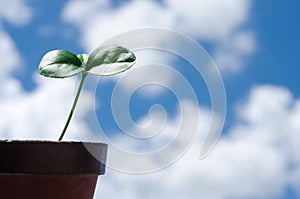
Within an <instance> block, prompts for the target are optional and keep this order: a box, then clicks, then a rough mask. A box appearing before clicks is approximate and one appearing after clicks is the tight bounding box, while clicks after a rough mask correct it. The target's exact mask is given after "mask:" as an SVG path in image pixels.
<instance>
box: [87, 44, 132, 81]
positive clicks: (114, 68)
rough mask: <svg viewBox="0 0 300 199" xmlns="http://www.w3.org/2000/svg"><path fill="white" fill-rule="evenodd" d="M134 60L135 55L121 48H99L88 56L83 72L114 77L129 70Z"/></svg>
mask: <svg viewBox="0 0 300 199" xmlns="http://www.w3.org/2000/svg"><path fill="white" fill-rule="evenodd" d="M135 59H136V57H135V55H134V54H133V53H132V52H131V51H130V50H129V49H127V48H124V47H122V46H117V45H108V46H101V47H99V48H96V49H95V50H94V51H93V52H92V53H91V54H90V56H89V58H88V61H87V63H86V66H85V70H86V71H87V72H88V73H92V74H95V75H114V74H117V73H121V72H123V71H125V70H127V69H129V68H130V67H131V66H132V65H133V64H134V63H135Z"/></svg>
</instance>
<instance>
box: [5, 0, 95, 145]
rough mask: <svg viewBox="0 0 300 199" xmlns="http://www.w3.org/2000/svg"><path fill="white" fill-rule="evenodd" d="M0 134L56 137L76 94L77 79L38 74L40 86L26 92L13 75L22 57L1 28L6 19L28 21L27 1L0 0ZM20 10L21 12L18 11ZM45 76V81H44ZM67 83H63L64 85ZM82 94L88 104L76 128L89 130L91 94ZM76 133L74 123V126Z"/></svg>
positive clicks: (84, 130) (12, 21)
mask: <svg viewBox="0 0 300 199" xmlns="http://www.w3.org/2000/svg"><path fill="white" fill-rule="evenodd" d="M0 3H1V5H5V6H1V7H0V58H1V73H0V90H1V93H0V113H1V114H0V121H1V123H0V137H1V139H50V140H56V139H57V138H58V136H59V132H60V130H61V129H56V128H60V127H61V128H62V127H63V124H64V121H65V119H66V118H65V117H66V116H67V111H68V109H69V107H70V105H71V102H72V101H71V100H72V98H73V93H74V85H75V82H76V81H75V79H66V80H56V81H55V80H46V79H45V78H43V77H37V76H35V77H34V78H35V82H36V84H37V87H36V89H35V90H33V91H32V92H30V93H28V92H26V91H25V90H24V89H23V87H22V85H21V82H20V81H19V80H18V79H16V78H14V77H13V76H12V73H13V72H15V71H16V70H20V69H21V67H23V65H22V61H21V60H22V57H21V56H20V54H19V52H18V49H17V48H16V46H15V44H14V41H13V40H12V38H11V37H10V35H9V34H8V33H6V32H5V30H3V29H2V27H1V22H2V21H3V20H6V21H8V22H9V23H12V24H14V25H20V26H21V25H25V24H27V23H28V22H29V21H30V19H31V16H32V10H31V9H30V8H29V7H28V6H27V5H26V4H25V2H24V1H19V0H17V1H6V0H4V1H3V0H2V1H0ZM16 13H18V14H16ZM42 78H43V80H41V79H42ZM62 83H63V84H64V86H61V84H62ZM89 95H90V94H89V93H88V92H85V93H83V95H82V96H81V97H82V99H81V100H82V101H85V102H88V103H82V104H86V105H87V106H85V107H81V108H82V109H81V110H78V111H77V117H78V120H77V124H76V127H77V128H80V129H83V130H82V132H86V133H88V132H89V131H88V128H87V127H86V125H85V124H84V123H82V120H83V117H84V115H85V114H86V111H88V110H89V109H90V107H89V106H88V105H89V104H93V103H91V99H92V98H91V97H90V96H89ZM71 128H73V131H75V132H76V128H75V126H74V125H73V126H71ZM66 138H69V139H70V138H73V139H76V135H70V134H67V135H66Z"/></svg>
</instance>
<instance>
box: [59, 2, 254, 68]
mask: <svg viewBox="0 0 300 199" xmlns="http://www.w3.org/2000/svg"><path fill="white" fill-rule="evenodd" d="M250 6H251V5H250V1H248V0H247V1H239V0H226V1H222V0H204V1H198V0H187V1H185V2H184V4H183V3H181V2H180V1H172V0H164V1H162V2H158V1H146V0H133V1H130V2H126V3H123V4H121V5H119V6H117V7H114V6H112V5H111V4H110V1H101V3H100V2H98V1H89V2H86V1H83V0H73V1H70V2H69V3H68V4H67V5H66V7H65V9H64V11H63V14H62V18H63V20H64V21H66V22H68V23H72V24H74V25H75V26H76V27H78V29H79V30H80V32H81V40H80V41H81V44H82V46H83V47H84V48H85V49H86V50H87V51H90V50H92V49H93V48H95V47H96V46H97V45H99V43H102V42H103V41H105V40H107V39H109V38H111V37H112V36H114V35H116V34H119V33H122V32H125V31H129V30H132V29H136V28H145V27H157V28H168V29H172V30H175V31H180V32H183V33H185V34H187V35H189V36H192V37H193V38H195V39H197V40H201V41H203V40H204V41H206V42H210V43H211V44H212V45H213V46H214V49H213V52H211V53H212V54H213V56H214V57H215V58H216V62H217V64H218V65H220V68H221V69H222V70H223V71H237V70H239V69H240V68H241V67H242V64H243V60H244V58H245V57H244V56H248V55H249V54H251V52H252V51H253V50H254V47H255V44H254V43H255V39H254V37H253V33H252V32H251V31H250V30H247V31H245V30H244V31H243V32H242V31H241V30H240V27H242V26H244V25H245V24H246V23H247V21H248V20H249V13H250ZM174 43H176V40H174ZM241 52H242V53H241ZM241 54H242V55H243V56H242V57H241ZM224 60H225V61H224Z"/></svg>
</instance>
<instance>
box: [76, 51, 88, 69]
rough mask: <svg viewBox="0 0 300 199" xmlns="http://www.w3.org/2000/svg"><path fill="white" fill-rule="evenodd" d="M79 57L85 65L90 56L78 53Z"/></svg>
mask: <svg viewBox="0 0 300 199" xmlns="http://www.w3.org/2000/svg"><path fill="white" fill-rule="evenodd" d="M77 57H78V58H79V59H80V61H81V62H82V63H83V65H84V66H85V65H86V62H87V60H88V58H89V56H88V55H87V54H79V55H77Z"/></svg>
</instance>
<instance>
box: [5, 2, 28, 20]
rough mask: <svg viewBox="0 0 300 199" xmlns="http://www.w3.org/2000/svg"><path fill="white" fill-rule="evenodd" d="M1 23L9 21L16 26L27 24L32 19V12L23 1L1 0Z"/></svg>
mask: <svg viewBox="0 0 300 199" xmlns="http://www.w3.org/2000/svg"><path fill="white" fill-rule="evenodd" d="M0 4H1V5H2V6H1V7H0V21H1V20H3V19H4V20H7V21H8V22H10V23H12V24H15V25H24V24H27V23H28V22H29V21H30V19H31V17H32V10H31V9H30V7H29V6H28V5H27V4H26V3H25V1H22V0H14V1H9V0H0Z"/></svg>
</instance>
